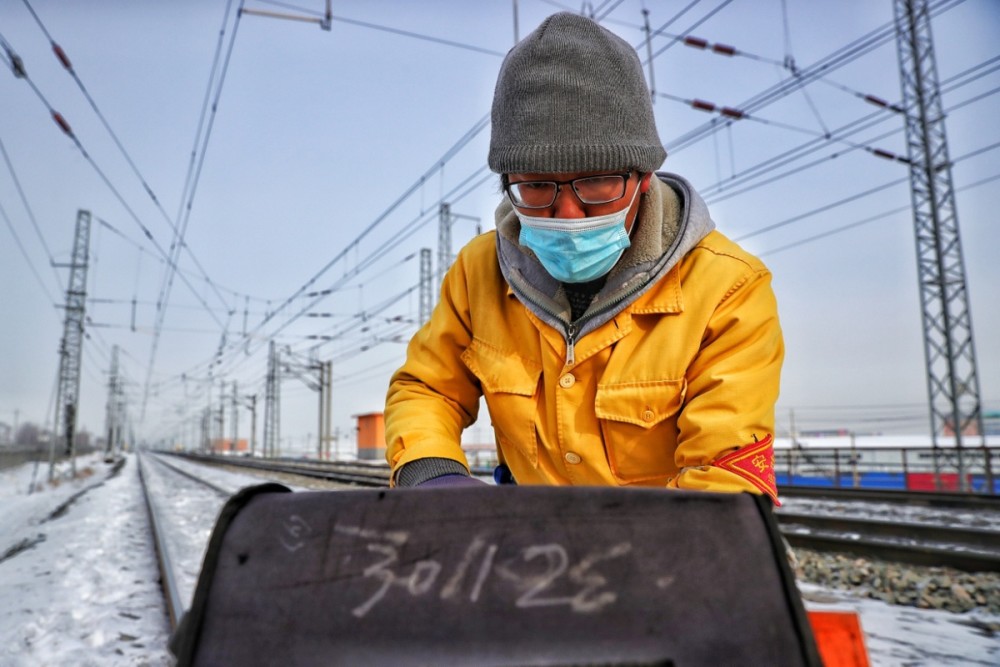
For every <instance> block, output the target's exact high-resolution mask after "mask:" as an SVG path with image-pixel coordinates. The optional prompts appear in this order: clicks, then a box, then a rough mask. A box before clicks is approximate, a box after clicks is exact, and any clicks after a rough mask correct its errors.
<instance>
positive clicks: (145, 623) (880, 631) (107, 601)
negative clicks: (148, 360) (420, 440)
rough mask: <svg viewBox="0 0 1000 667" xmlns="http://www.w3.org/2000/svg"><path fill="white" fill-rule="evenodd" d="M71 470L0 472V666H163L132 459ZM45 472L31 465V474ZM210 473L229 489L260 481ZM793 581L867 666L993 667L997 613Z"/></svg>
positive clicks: (162, 628) (999, 656)
mask: <svg viewBox="0 0 1000 667" xmlns="http://www.w3.org/2000/svg"><path fill="white" fill-rule="evenodd" d="M77 468H78V469H79V470H83V471H88V470H89V471H91V473H90V474H89V475H86V476H84V477H82V478H80V479H77V480H74V481H68V482H64V483H62V484H60V485H58V486H56V487H54V488H52V487H49V486H47V485H44V487H43V488H42V489H41V490H37V491H36V492H35V493H32V494H30V495H29V494H28V488H29V485H30V483H31V480H32V478H33V472H34V471H33V466H31V465H26V466H20V467H17V468H11V469H8V470H3V471H0V507H2V508H3V510H2V511H0V667H39V666H41V667H48V666H53V667H62V666H64V665H72V666H74V667H76V666H82V667H83V666H90V665H94V666H101V667H104V666H106V665H135V666H139V665H147V666H149V667H155V666H160V665H171V664H172V662H173V661H172V659H171V657H170V654H169V652H168V651H167V649H166V643H167V639H168V637H169V633H170V630H169V624H168V619H167V616H166V611H165V608H164V604H163V600H162V594H161V592H160V587H159V583H158V578H159V577H158V573H157V571H156V563H155V560H154V554H153V549H152V546H151V544H150V540H149V536H148V535H149V533H148V526H147V515H146V506H145V503H144V501H143V498H142V492H141V486H140V482H139V477H138V470H137V465H136V460H135V457H134V455H129V456H128V457H127V459H126V462H125V465H124V467H123V468H122V469H121V471H120V472H119V473H118V474H115V475H111V472H112V469H111V466H109V465H107V464H105V463H103V462H101V460H100V459H99V458H97V457H90V458H86V459H81V460H80V461H78V463H77ZM109 475H110V476H109ZM46 476H47V467H46V466H42V467H41V468H40V469H39V470H38V473H37V479H38V480H44V479H45V478H46ZM213 477H215V478H220V479H221V478H227V477H228V480H229V483H231V484H233V485H234V488H236V487H239V486H241V485H246V484H253V483H258V482H259V481H260V478H257V477H245V476H241V475H231V474H229V473H222V472H214V473H213ZM84 491H85V492H84ZM81 492H84V493H82V494H81ZM78 494H79V495H78ZM74 496H77V497H76V499H75V500H74V501H73V502H72V503H70V504H69V505H68V506H67V507H66V508H65V511H63V512H61V513H59V514H58V516H54V517H53V516H52V514H53V512H54V511H55V510H56V509H57V508H58V507H59V506H60V505H61V504H63V503H65V502H66V501H68V500H70V499H71V498H73V497H74ZM801 588H802V591H803V595H804V597H805V599H806V605H807V607H808V608H810V609H846V610H854V611H857V612H859V613H860V614H861V624H862V629H863V630H864V632H865V636H866V642H867V646H868V651H869V654H870V657H871V661H872V664H873V665H899V666H903V665H934V666H936V665H955V666H958V665H963V666H964V665H1000V636H997V635H996V634H994V633H991V632H990V631H989V630H988V629H986V628H987V627H989V626H990V625H992V627H997V624H998V623H1000V617H996V616H983V615H981V614H980V615H972V614H951V613H947V612H940V611H926V610H919V609H914V608H909V607H897V606H891V605H887V604H884V603H882V602H878V601H875V600H868V599H862V598H854V597H852V596H850V595H849V594H846V593H844V592H842V591H830V590H824V589H820V588H817V587H814V586H809V585H803V586H802V587H801Z"/></svg>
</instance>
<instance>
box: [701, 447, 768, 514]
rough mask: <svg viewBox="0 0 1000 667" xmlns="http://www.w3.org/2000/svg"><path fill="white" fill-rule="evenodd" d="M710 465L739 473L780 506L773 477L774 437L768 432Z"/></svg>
mask: <svg viewBox="0 0 1000 667" xmlns="http://www.w3.org/2000/svg"><path fill="white" fill-rule="evenodd" d="M712 465H714V466H717V467H719V468H722V469H723V470H728V471H729V472H732V473H735V474H737V475H739V476H740V477H742V478H743V479H745V480H747V481H748V482H750V483H751V484H753V485H754V486H755V487H756V488H758V489H760V491H761V492H762V493H765V494H767V495H768V496H770V497H771V500H773V501H774V505H775V506H776V507H781V503H780V502H778V485H777V484H776V482H775V479H774V438H773V437H772V436H771V435H770V434H768V436H767V437H766V438H764V439H763V440H761V441H759V442H751V443H750V444H749V445H743V446H742V447H740V448H739V449H737V450H736V451H735V452H730V453H729V454H726V455H725V456H723V457H722V458H721V459H718V460H716V461H714V462H713V463H712Z"/></svg>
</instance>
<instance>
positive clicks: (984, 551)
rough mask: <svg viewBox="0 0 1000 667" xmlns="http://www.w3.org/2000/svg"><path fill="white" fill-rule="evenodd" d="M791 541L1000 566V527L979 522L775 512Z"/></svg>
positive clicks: (930, 562) (966, 566) (931, 561)
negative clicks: (958, 523) (982, 526)
mask: <svg viewBox="0 0 1000 667" xmlns="http://www.w3.org/2000/svg"><path fill="white" fill-rule="evenodd" d="M775 517H776V518H777V519H778V523H779V526H780V528H781V533H782V535H784V537H785V539H786V540H788V542H789V543H790V544H791V545H792V546H800V547H805V548H811V549H816V550H819V551H839V552H848V553H854V554H857V555H859V556H868V557H873V558H879V559H881V560H893V561H897V562H901V563H909V564H912V565H925V566H942V565H943V566H947V567H953V568H955V569H959V570H964V571H967V572H1000V533H998V532H996V531H992V530H982V529H977V528H956V527H951V526H936V525H932V524H922V523H911V522H894V521H877V520H872V519H851V518H845V517H831V516H817V515H807V514H791V513H788V512H780V511H779V512H776V513H775Z"/></svg>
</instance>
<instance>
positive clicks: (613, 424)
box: [594, 378, 687, 484]
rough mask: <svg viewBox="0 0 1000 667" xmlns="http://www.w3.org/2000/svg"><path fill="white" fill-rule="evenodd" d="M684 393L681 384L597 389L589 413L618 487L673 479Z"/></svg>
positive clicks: (665, 382) (652, 383)
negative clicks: (592, 411)
mask: <svg viewBox="0 0 1000 667" xmlns="http://www.w3.org/2000/svg"><path fill="white" fill-rule="evenodd" d="M686 391H687V382H686V381H685V380H684V379H683V378H681V379H678V380H651V381H646V382H627V383H620V384H604V385H598V387H597V399H596V401H595V405H594V407H595V411H596V414H597V418H598V419H599V420H600V424H601V432H602V435H603V436H604V446H605V448H606V449H607V454H608V463H609V464H610V466H611V471H612V473H613V474H614V476H615V478H616V479H618V481H620V482H621V483H623V484H638V483H644V484H666V482H667V480H668V479H669V478H671V477H673V476H674V475H676V474H677V465H676V464H675V463H674V452H675V450H676V449H677V414H678V413H679V412H680V409H681V406H682V405H683V404H684V396H685V393H686Z"/></svg>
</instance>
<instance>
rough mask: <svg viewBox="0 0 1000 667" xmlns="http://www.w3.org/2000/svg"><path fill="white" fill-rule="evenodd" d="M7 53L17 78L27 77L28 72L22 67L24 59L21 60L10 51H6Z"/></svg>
mask: <svg viewBox="0 0 1000 667" xmlns="http://www.w3.org/2000/svg"><path fill="white" fill-rule="evenodd" d="M7 55H8V56H9V57H10V67H11V69H13V70H14V76H15V77H17V78H18V79H24V78H27V76H28V72H27V70H25V69H24V61H23V60H21V56H19V55H16V54H14V53H11V52H10V51H8V52H7Z"/></svg>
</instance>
